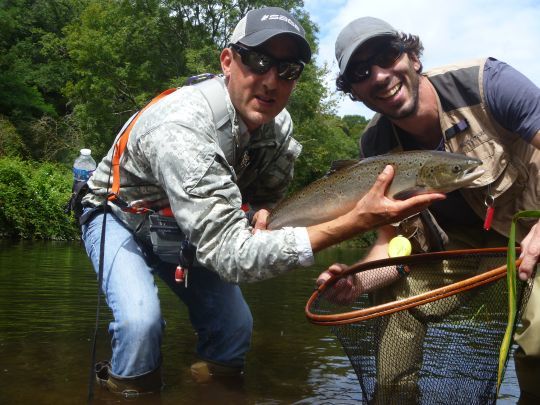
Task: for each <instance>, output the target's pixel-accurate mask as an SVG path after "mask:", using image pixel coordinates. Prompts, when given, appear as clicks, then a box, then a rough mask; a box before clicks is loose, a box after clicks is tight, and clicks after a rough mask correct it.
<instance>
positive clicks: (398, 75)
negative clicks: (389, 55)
mask: <svg viewBox="0 0 540 405" xmlns="http://www.w3.org/2000/svg"><path fill="white" fill-rule="evenodd" d="M391 40H392V38H391V37H379V38H374V39H372V40H370V41H369V42H367V43H366V44H364V45H362V46H361V47H360V48H359V49H358V50H356V52H355V53H354V55H353V56H352V57H351V60H350V62H349V65H348V67H347V70H349V69H353V68H354V67H355V66H357V65H362V64H363V63H364V62H365V61H368V60H373V59H377V58H376V57H375V56H376V55H377V53H378V52H381V51H384V50H385V49H388V43H389V41H391ZM374 57H375V58H374ZM420 67H421V64H420V61H419V60H418V59H417V58H416V57H415V56H414V55H410V54H408V53H406V52H405V53H403V54H402V55H401V56H399V57H398V58H397V59H396V60H395V62H394V63H393V64H392V65H391V66H388V67H386V68H384V67H380V66H378V65H376V64H372V65H371V66H370V74H369V76H368V77H367V78H366V79H364V80H362V81H359V82H356V83H351V85H352V92H353V94H354V96H355V97H356V98H357V99H358V100H359V101H362V102H363V103H364V104H365V105H366V106H367V107H369V108H370V109H372V110H373V111H375V112H378V113H381V114H383V115H385V116H387V117H389V118H391V119H396V120H397V119H400V118H406V117H408V116H410V115H412V114H414V112H415V111H416V108H417V106H418V87H419V77H420V76H419V74H418V73H417V72H418V71H419V70H420Z"/></svg>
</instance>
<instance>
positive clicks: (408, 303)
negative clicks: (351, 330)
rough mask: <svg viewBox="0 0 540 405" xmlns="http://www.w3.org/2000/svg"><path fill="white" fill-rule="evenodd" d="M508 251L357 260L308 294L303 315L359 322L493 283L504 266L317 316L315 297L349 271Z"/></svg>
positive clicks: (324, 322)
mask: <svg viewBox="0 0 540 405" xmlns="http://www.w3.org/2000/svg"><path fill="white" fill-rule="evenodd" d="M507 251H508V248H507V247H497V248H486V249H462V250H447V251H442V252H431V253H420V254H415V255H410V256H403V257H392V258H388V259H381V260H373V261H369V262H364V263H358V264H356V265H352V266H351V267H349V269H347V271H345V272H343V273H341V274H339V275H335V276H332V277H331V278H329V279H328V280H326V281H325V282H324V283H323V284H322V285H320V286H319V287H318V288H317V289H316V290H315V291H314V292H313V293H312V294H311V296H310V298H309V299H308V301H307V303H306V306H305V314H306V317H307V318H308V320H309V321H310V322H311V323H313V324H315V325H321V326H336V325H345V324H351V323H355V322H361V321H364V320H368V319H372V318H377V317H379V316H384V315H389V314H392V313H394V312H398V311H402V310H405V309H409V308H414V307H416V306H418V305H422V304H426V303H428V302H432V301H435V300H438V299H442V298H446V297H449V296H451V295H454V294H458V293H460V292H463V291H467V290H471V289H473V288H476V287H479V286H481V285H484V284H489V283H492V282H495V281H497V280H499V279H501V278H503V277H505V276H506V265H502V266H500V267H497V268H495V269H492V270H488V271H485V272H483V273H481V274H478V275H475V276H472V277H469V278H467V279H465V280H461V281H458V282H456V283H453V284H450V285H447V286H443V287H440V288H437V289H434V290H431V291H428V292H425V293H422V294H418V295H415V296H413V297H409V298H406V299H403V300H398V301H392V302H388V303H384V304H380V305H376V306H373V307H370V308H364V309H357V310H353V311H348V312H343V313H337V314H329V315H328V314H326V315H320V314H315V313H313V312H312V311H311V306H312V305H313V303H314V302H315V300H316V299H317V298H318V297H319V295H320V294H322V293H323V292H324V291H325V290H326V289H327V288H328V287H329V286H330V285H332V284H334V283H335V282H336V281H337V280H338V279H340V278H343V277H346V276H348V275H350V274H353V273H357V272H360V271H364V270H370V269H373V268H377V267H388V266H392V265H396V264H403V265H409V264H415V263H419V262H423V261H428V260H434V259H438V260H444V259H447V258H454V257H456V256H463V255H481V254H497V253H505V252H507ZM519 251H520V248H518V247H516V252H519ZM520 262H521V260H520V259H518V260H517V261H516V266H519V263H520Z"/></svg>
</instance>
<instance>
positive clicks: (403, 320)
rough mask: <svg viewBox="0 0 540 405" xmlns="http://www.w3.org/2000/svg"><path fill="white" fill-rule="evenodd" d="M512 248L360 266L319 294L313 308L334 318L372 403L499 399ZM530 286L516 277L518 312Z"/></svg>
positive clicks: (309, 308) (326, 321)
mask: <svg viewBox="0 0 540 405" xmlns="http://www.w3.org/2000/svg"><path fill="white" fill-rule="evenodd" d="M506 253H507V249H506V248H495V249H480V250H461V251H448V252H438V253H428V254H421V255H412V256H407V257H400V258H392V259H387V260H381V261H374V262H369V263H364V264H361V265H358V266H354V267H351V268H350V269H349V270H348V271H347V272H346V273H343V274H341V275H339V276H336V277H333V278H332V279H330V280H328V281H327V282H326V283H325V284H323V285H322V286H320V287H319V288H318V289H317V290H316V291H315V292H314V293H313V295H312V296H311V297H310V299H309V301H308V303H307V305H306V315H307V317H308V319H309V320H310V321H311V322H313V323H315V324H318V325H326V326H331V328H332V331H333V332H334V333H335V335H336V336H337V338H338V339H339V341H340V343H341V345H342V346H343V349H344V350H345V353H346V354H347V356H348V357H349V360H350V361H351V364H352V366H353V368H354V371H355V372H356V375H357V377H358V381H359V383H360V387H361V391H362V401H363V402H364V403H370V404H384V405H387V404H482V405H483V404H490V403H495V401H496V398H497V372H498V363H499V351H500V347H501V342H502V341H503V336H504V334H505V331H506V325H507V320H508V296H507V294H508V291H507V280H506ZM400 273H402V274H400ZM352 280H354V282H353V283H352V284H351V281H352ZM346 285H348V286H350V287H351V288H345V289H343V288H344V286H346ZM531 288H532V281H529V282H520V281H518V282H517V299H518V314H517V315H518V316H517V317H516V319H517V320H519V319H520V318H521V312H522V310H523V308H524V306H525V304H526V301H527V299H528V296H529V294H530V290H531ZM338 291H341V293H338ZM513 326H514V328H515V326H516V325H513ZM506 360H507V359H506Z"/></svg>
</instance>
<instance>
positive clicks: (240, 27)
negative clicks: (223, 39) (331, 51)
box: [229, 7, 311, 63]
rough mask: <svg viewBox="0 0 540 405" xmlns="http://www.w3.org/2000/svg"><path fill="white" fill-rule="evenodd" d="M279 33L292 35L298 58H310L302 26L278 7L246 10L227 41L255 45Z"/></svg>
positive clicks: (307, 60) (305, 60)
mask: <svg viewBox="0 0 540 405" xmlns="http://www.w3.org/2000/svg"><path fill="white" fill-rule="evenodd" d="M280 34H288V35H291V36H292V37H294V39H295V40H296V42H297V43H298V49H299V52H300V59H301V60H302V61H303V62H305V63H308V62H309V61H310V60H311V48H310V46H309V43H308V42H307V40H306V37H305V31H304V28H303V27H302V26H301V25H300V23H299V22H298V21H297V20H296V18H294V17H293V16H292V15H291V14H290V13H288V12H287V11H285V10H283V9H282V8H280V7H263V8H258V9H256V10H250V11H248V13H247V14H246V15H245V16H244V18H242V19H241V20H240V21H239V22H238V24H237V25H236V28H235V29H234V31H233V33H232V35H231V38H230V40H229V43H231V44H236V43H237V42H240V43H241V44H244V45H246V46H249V47H256V46H259V45H261V44H263V43H264V42H266V41H268V40H269V39H270V38H273V37H275V36H276V35H280Z"/></svg>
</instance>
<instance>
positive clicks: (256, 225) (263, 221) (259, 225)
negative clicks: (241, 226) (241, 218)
mask: <svg viewBox="0 0 540 405" xmlns="http://www.w3.org/2000/svg"><path fill="white" fill-rule="evenodd" d="M269 215H270V211H268V210H267V209H265V208H263V209H260V210H259V211H257V212H256V213H255V215H253V220H252V221H251V223H252V225H253V233H255V232H257V231H259V230H264V229H266V226H267V224H268V216H269Z"/></svg>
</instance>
